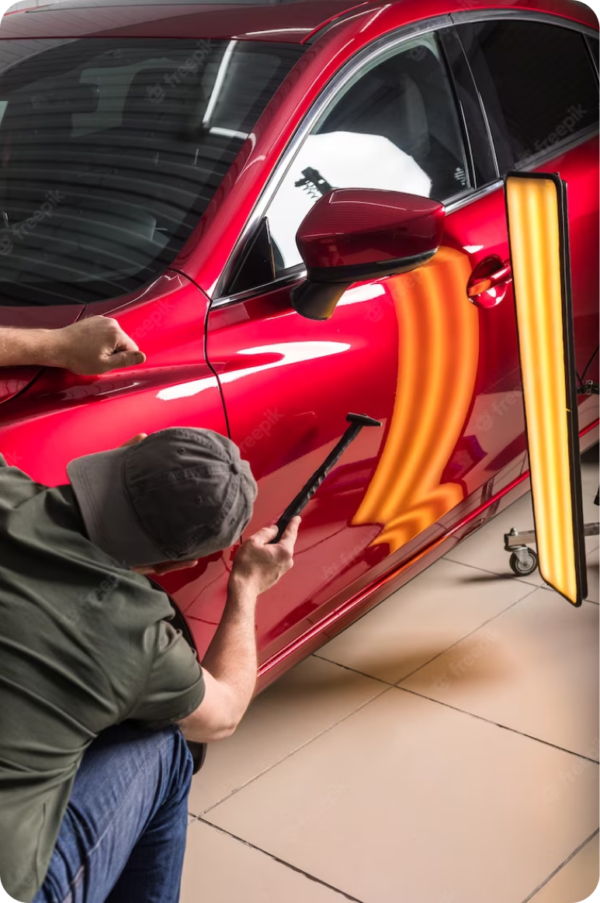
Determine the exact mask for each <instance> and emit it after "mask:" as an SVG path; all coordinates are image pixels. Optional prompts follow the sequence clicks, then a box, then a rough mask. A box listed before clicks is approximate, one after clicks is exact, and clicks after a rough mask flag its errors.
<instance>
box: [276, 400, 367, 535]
mask: <svg viewBox="0 0 600 903" xmlns="http://www.w3.org/2000/svg"><path fill="white" fill-rule="evenodd" d="M346 420H347V421H348V423H350V426H349V427H348V429H347V430H346V432H345V433H344V435H343V436H342V438H341V439H340V441H339V442H338V444H337V445H336V447H335V448H334V449H333V450H332V451H331V452H330V453H329V454H328V455H327V458H326V459H325V461H323V463H322V464H321V466H320V467H319V469H318V470H317V471H315V473H314V474H313V475H312V477H311V478H310V480H309V481H308V483H306V485H305V486H304V487H303V488H302V489H301V490H300V492H299V493H298V495H297V496H296V498H295V499H294V501H293V502H291V504H289V505H288V507H287V508H286V509H285V511H284V512H283V514H282V515H281V517H280V518H279V520H278V521H277V536H276V537H275V539H272V540H271V544H275V543H278V542H279V541H280V540H281V537H282V536H283V534H284V533H285V531H286V530H287V528H288V525H289V523H290V521H291V520H292V518H293V517H296V516H297V515H298V514H300V513H301V512H302V511H303V510H304V508H306V506H307V505H308V503H309V502H310V500H311V499H312V497H313V495H314V494H315V492H316V491H317V489H318V488H319V486H321V484H322V483H323V481H324V480H325V478H326V477H327V476H328V475H329V474H330V473H331V471H332V470H333V468H334V467H335V465H336V464H337V462H338V461H339V460H340V458H341V457H342V455H343V454H344V452H345V451H346V449H347V448H348V446H349V445H351V444H352V443H353V442H354V440H355V439H356V437H357V436H358V434H359V433H360V431H361V430H362V429H363V427H365V426H378V427H380V426H382V423H381V421H379V420H374V419H373V418H372V417H367V415H366V414H348V416H347V417H346Z"/></svg>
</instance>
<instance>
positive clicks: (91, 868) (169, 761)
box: [34, 725, 192, 903]
mask: <svg viewBox="0 0 600 903" xmlns="http://www.w3.org/2000/svg"><path fill="white" fill-rule="evenodd" d="M191 779H192V757H191V755H190V752H189V750H188V748H187V745H186V742H185V740H184V739H183V736H182V734H181V732H180V731H179V729H178V728H175V727H174V728H168V729H167V730H164V731H160V732H155V733H152V732H150V731H142V730H138V729H136V728H135V727H133V726H130V725H120V726H119V727H114V728H110V730H107V731H105V732H104V733H103V734H101V735H100V737H98V739H97V740H96V741H95V742H94V743H93V744H92V745H91V746H90V748H89V749H88V751H87V752H86V754H85V756H84V759H83V762H82V764H81V767H80V769H79V772H78V773H77V777H76V779H75V785H74V787H73V792H72V794H71V798H70V801H69V806H68V809H67V811H66V814H65V817H64V819H63V822H62V825H61V828H60V833H59V837H58V841H57V843H56V847H55V848H54V852H53V854H52V859H51V861H50V868H49V870H48V874H47V876H46V880H45V881H44V885H43V887H42V889H41V890H40V892H39V893H38V894H37V895H36V897H35V899H34V903H105V901H107V903H177V901H178V900H179V892H180V885H181V872H182V868H183V855H184V852H185V841H186V833H187V800H188V794H189V789H190V784H191Z"/></svg>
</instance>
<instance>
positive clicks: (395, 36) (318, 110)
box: [211, 15, 464, 310]
mask: <svg viewBox="0 0 600 903" xmlns="http://www.w3.org/2000/svg"><path fill="white" fill-rule="evenodd" d="M450 27H452V21H451V17H450V16H448V15H444V16H436V17H434V18H431V19H425V20H423V21H422V22H419V23H417V24H416V25H414V24H413V25H404V26H402V27H401V28H399V29H397V30H395V31H393V32H390V33H389V34H387V35H384V36H383V37H381V38H378V39H377V40H376V41H374V42H373V43H372V44H369V45H368V46H367V47H364V48H363V49H362V50H360V51H359V52H358V53H357V54H355V55H354V56H353V57H352V58H351V59H350V60H348V62H347V63H346V64H345V65H344V66H343V67H342V68H341V69H340V70H338V72H336V73H335V75H334V76H333V77H332V78H331V79H330V81H329V82H328V84H327V85H326V86H325V88H324V89H323V91H322V92H321V94H320V95H319V97H318V98H317V99H316V101H315V103H314V104H313V105H312V107H311V109H310V110H309V111H308V113H307V114H306V116H305V117H304V119H303V120H302V122H301V123H300V126H299V127H298V129H297V130H296V132H295V134H294V135H293V136H292V138H291V139H290V141H289V143H288V146H287V148H286V149H285V151H284V153H283V155H282V156H281V158H280V160H279V162H278V163H277V164H276V166H275V169H274V170H273V172H272V174H271V177H270V178H269V180H268V182H267V184H266V185H265V187H264V189H263V191H262V193H261V195H260V197H259V199H258V201H257V203H256V205H255V207H254V210H253V211H252V213H251V214H250V217H249V218H248V220H247V222H246V225H245V227H244V229H243V230H242V233H241V235H240V237H239V238H238V240H237V242H236V244H235V247H234V249H233V251H232V253H231V254H230V256H229V260H228V261H227V263H226V265H225V267H224V269H223V272H222V274H221V277H220V279H219V280H218V282H217V285H216V288H215V290H214V293H213V296H212V299H211V310H213V309H216V308H218V307H225V306H229V305H230V304H235V303H237V302H238V301H241V300H242V298H243V299H244V300H245V299H246V298H247V297H248V292H244V293H243V295H231V294H228V292H227V286H228V285H229V284H230V283H231V279H232V277H233V275H234V272H235V270H236V268H237V266H238V264H239V260H240V257H241V256H242V255H243V253H244V249H245V248H246V246H247V242H248V240H252V237H253V236H254V235H255V234H256V229H257V228H258V226H259V224H260V221H261V220H262V218H263V216H264V215H265V214H266V212H267V209H268V207H269V205H270V203H271V201H272V199H273V198H274V196H275V194H276V193H277V191H278V189H279V187H280V185H281V184H282V182H283V180H284V178H285V175H286V173H287V171H288V169H289V167H290V166H291V164H292V163H293V160H294V159H295V157H296V155H297V153H298V151H299V150H300V148H301V147H302V145H303V144H304V141H305V140H306V138H307V137H308V136H309V135H310V133H311V131H312V130H313V128H314V127H315V125H316V124H317V122H318V121H319V119H320V118H321V116H322V115H323V114H324V113H326V111H327V109H328V108H329V107H330V105H331V103H332V101H333V100H334V98H335V96H336V95H337V93H338V92H339V91H340V90H341V89H342V88H343V87H344V86H345V85H346V84H347V83H348V82H349V81H351V80H352V79H353V78H354V77H355V76H357V75H360V74H361V72H362V71H363V70H365V69H366V68H367V66H370V65H371V64H372V63H373V62H374V61H376V60H377V59H378V58H379V57H380V56H385V55H386V54H387V53H389V52H390V51H391V50H393V49H396V48H399V47H401V46H402V44H404V43H407V42H408V41H410V40H412V39H413V38H416V37H420V36H422V35H427V34H433V33H434V32H436V31H440V30H441V29H443V28H450ZM461 200H464V198H461ZM294 269H297V268H294ZM290 280H291V282H290ZM297 280H298V273H297V272H296V273H295V274H294V272H293V269H291V270H290V272H289V274H288V273H283V274H282V276H281V278H280V279H278V280H276V281H274V282H272V283H267V284H266V285H261V286H256V289H253V290H252V293H253V294H259V293H264V292H266V291H271V290H273V289H274V288H275V287H276V286H278V285H281V284H282V283H287V282H290V284H292V282H293V281H297Z"/></svg>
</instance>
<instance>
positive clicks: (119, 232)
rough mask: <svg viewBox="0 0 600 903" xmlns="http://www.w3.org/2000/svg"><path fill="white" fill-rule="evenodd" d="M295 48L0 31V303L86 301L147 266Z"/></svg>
mask: <svg viewBox="0 0 600 903" xmlns="http://www.w3.org/2000/svg"><path fill="white" fill-rule="evenodd" d="M302 52H303V50H302V48H300V47H298V46H295V45H289V44H283V45H280V44H270V43H264V44H261V43H254V42H241V41H233V40H232V41H226V40H181V39H176V40H171V39H169V40H166V39H165V40H155V39H152V40H143V39H135V40H134V39H100V38H87V39H82V40H57V39H54V40H33V41H0V304H44V305H49V304H65V303H78V304H81V303H85V304H87V303H91V302H94V301H101V300H105V299H107V298H113V297H117V296H119V295H123V294H126V293H128V292H132V291H135V290H136V289H138V288H141V287H142V286H143V285H145V284H147V283H148V282H150V281H151V280H153V279H154V278H156V276H157V275H158V274H159V273H160V272H162V271H163V270H164V269H165V268H166V267H167V266H168V265H169V264H170V263H171V262H172V261H173V260H174V259H175V257H176V256H177V254H178V253H179V251H180V250H181V248H182V246H183V244H184V243H185V241H186V240H187V238H188V237H189V236H190V234H191V232H192V230H193V229H194V227H195V226H196V224H197V222H198V220H199V218H200V217H201V216H202V214H203V213H204V211H205V210H206V209H207V207H208V205H209V203H210V201H211V199H212V198H213V196H214V194H215V192H216V191H217V189H218V188H219V186H220V184H221V182H222V181H223V179H224V177H225V175H226V174H227V172H228V170H229V168H230V167H231V165H232V163H233V161H234V159H235V157H236V156H237V154H238V153H239V151H240V149H241V148H242V145H243V143H244V141H245V140H246V138H247V137H248V135H249V133H250V132H251V131H252V129H253V127H254V126H255V124H256V122H257V120H258V118H259V117H260V115H261V113H262V112H263V110H264V109H265V107H266V105H267V104H268V102H269V100H270V99H271V98H272V96H273V95H274V93H275V92H276V91H277V88H278V87H279V86H280V84H281V83H282V81H283V80H284V78H285V77H286V75H287V74H288V72H289V71H290V69H291V68H292V66H293V65H294V64H295V63H296V62H297V60H298V59H299V57H300V55H301V54H302Z"/></svg>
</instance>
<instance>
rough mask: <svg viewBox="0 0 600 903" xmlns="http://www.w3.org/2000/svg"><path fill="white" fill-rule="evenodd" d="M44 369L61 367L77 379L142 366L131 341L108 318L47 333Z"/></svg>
mask: <svg viewBox="0 0 600 903" xmlns="http://www.w3.org/2000/svg"><path fill="white" fill-rule="evenodd" d="M47 345H48V352H47V357H46V361H45V363H46V366H48V367H61V368H63V369H65V370H70V371H71V373H76V374H79V375H81V376H93V375H99V374H101V373H109V372H110V371H111V370H118V369H121V368H122V367H134V366H136V365H137V364H143V363H144V361H145V360H146V355H145V354H143V353H142V352H141V351H140V350H139V348H138V346H137V345H136V343H135V342H134V341H133V339H130V338H129V336H128V335H127V334H126V333H125V332H123V330H122V329H121V327H120V326H119V324H118V323H117V321H116V320H113V319H111V318H110V317H91V318H90V319H89V320H82V321H81V322H80V323H74V324H73V325H72V326H67V327H65V328H64V329H56V330H53V331H49V332H48V333H47Z"/></svg>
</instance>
